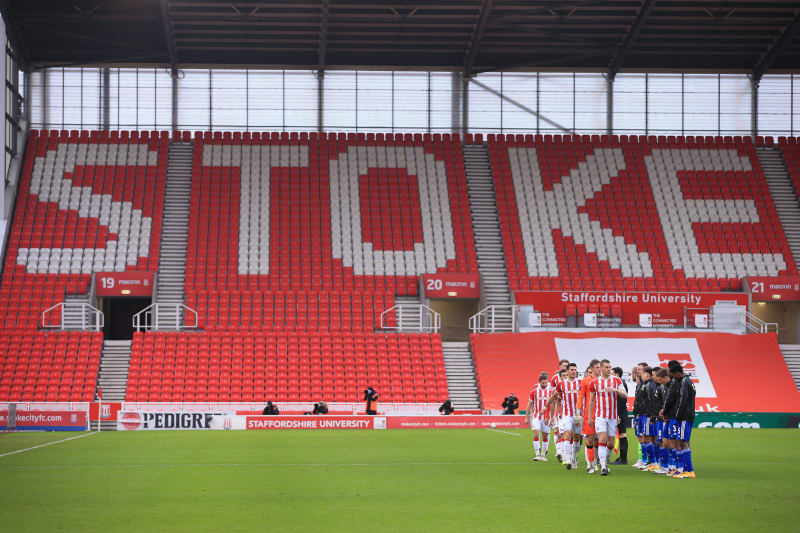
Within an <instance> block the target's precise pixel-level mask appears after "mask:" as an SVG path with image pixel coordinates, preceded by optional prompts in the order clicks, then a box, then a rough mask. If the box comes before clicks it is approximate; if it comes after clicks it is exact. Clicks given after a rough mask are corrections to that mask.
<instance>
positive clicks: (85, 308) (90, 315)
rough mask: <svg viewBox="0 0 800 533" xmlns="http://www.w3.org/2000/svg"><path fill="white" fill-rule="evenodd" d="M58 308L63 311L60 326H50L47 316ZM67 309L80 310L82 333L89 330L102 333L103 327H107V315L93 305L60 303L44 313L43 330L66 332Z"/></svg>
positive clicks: (60, 316)
mask: <svg viewBox="0 0 800 533" xmlns="http://www.w3.org/2000/svg"><path fill="white" fill-rule="evenodd" d="M57 308H60V310H61V313H60V315H59V321H58V324H48V323H47V314H48V313H50V311H52V310H54V309H57ZM67 309H80V311H81V326H80V330H82V331H88V330H92V331H100V330H102V329H103V326H105V315H104V314H103V312H102V311H100V310H99V309H98V308H96V307H94V306H93V305H91V304H88V303H86V302H60V303H57V304H55V305H53V306H50V307H48V308H47V309H45V310H44V311H42V328H44V329H59V330H61V331H64V330H66V329H67V326H66V324H64V315H65V311H66V310H67Z"/></svg>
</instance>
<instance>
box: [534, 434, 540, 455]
mask: <svg viewBox="0 0 800 533" xmlns="http://www.w3.org/2000/svg"><path fill="white" fill-rule="evenodd" d="M533 453H535V454H536V455H539V439H538V438H537V437H534V438H533Z"/></svg>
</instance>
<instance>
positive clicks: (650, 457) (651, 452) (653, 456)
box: [645, 442, 658, 463]
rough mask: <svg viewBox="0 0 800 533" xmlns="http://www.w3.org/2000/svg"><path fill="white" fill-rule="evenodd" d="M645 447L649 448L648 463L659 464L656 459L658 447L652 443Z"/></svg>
mask: <svg viewBox="0 0 800 533" xmlns="http://www.w3.org/2000/svg"><path fill="white" fill-rule="evenodd" d="M645 446H647V462H648V463H655V462H658V459H657V458H656V445H655V444H653V443H652V442H648V443H647V444H645Z"/></svg>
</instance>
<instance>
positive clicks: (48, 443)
mask: <svg viewBox="0 0 800 533" xmlns="http://www.w3.org/2000/svg"><path fill="white" fill-rule="evenodd" d="M95 433H97V431H91V432H89V433H84V434H83V435H76V436H75V437H69V438H66V439H61V440H54V441H53V442H46V443H44V444H39V445H38V446H31V447H30V448H23V449H22V450H15V451H13V452H7V453H1V454H0V457H6V456H8V455H14V454H15V453H22V452H29V451H31V450H35V449H37V448H44V447H45V446H50V445H51V444H58V443H59V442H67V441H68V440H74V439H81V438H83V437H88V436H89V435H94V434H95Z"/></svg>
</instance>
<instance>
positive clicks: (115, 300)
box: [96, 272, 155, 340]
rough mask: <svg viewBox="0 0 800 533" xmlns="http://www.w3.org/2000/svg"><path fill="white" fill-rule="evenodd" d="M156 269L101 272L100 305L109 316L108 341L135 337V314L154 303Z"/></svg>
mask: <svg viewBox="0 0 800 533" xmlns="http://www.w3.org/2000/svg"><path fill="white" fill-rule="evenodd" d="M154 278H155V275H154V273H153V272H100V273H98V274H97V276H96V279H97V297H98V298H97V299H98V307H99V308H100V310H101V311H103V314H104V315H105V327H104V328H103V335H104V337H105V339H106V340H130V339H132V338H133V315H135V314H136V313H138V312H139V311H141V310H143V309H145V308H146V307H148V306H149V305H150V304H151V303H152V295H153V280H154Z"/></svg>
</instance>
